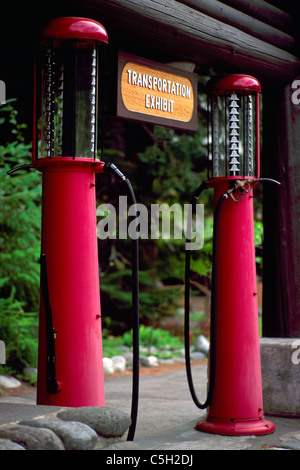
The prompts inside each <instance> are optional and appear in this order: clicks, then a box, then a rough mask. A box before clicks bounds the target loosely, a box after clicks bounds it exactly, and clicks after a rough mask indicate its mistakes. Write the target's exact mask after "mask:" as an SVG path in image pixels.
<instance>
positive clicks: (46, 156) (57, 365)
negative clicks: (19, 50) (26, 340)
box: [33, 18, 108, 406]
mask: <svg viewBox="0 0 300 470" xmlns="http://www.w3.org/2000/svg"><path fill="white" fill-rule="evenodd" d="M107 42H108V37H107V33H106V31H105V29H104V27H103V26H102V25H101V24H99V23H97V22H95V21H92V20H88V19H84V18H58V19H56V20H54V21H52V22H51V23H50V24H48V25H47V26H46V28H45V29H44V30H43V31H42V35H41V41H40V44H39V49H38V51H37V56H36V59H37V60H36V75H35V77H36V78H35V80H36V81H35V99H36V103H35V112H36V115H35V125H34V131H35V136H34V146H33V165H34V167H35V168H36V169H37V170H39V171H41V172H42V175H43V195H42V242H41V302H40V320H39V322H40V323H39V353H38V382H37V403H38V404H42V405H56V406H88V405H89V406H104V404H105V399H104V381H103V369H102V367H103V366H102V333H101V312H100V292H99V271H98V252H97V237H96V224H95V220H96V219H95V213H96V201H95V173H96V172H102V171H103V162H101V161H99V160H97V102H98V101H97V92H98V83H97V81H98V70H99V54H98V48H99V46H101V45H102V44H103V43H107ZM39 126H40V130H39V129H38V128H39ZM39 132H40V135H39V136H38V133H39ZM38 137H40V140H41V142H40V149H38V143H37V139H38Z"/></svg>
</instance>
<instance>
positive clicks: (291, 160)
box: [262, 82, 300, 338]
mask: <svg viewBox="0 0 300 470" xmlns="http://www.w3.org/2000/svg"><path fill="white" fill-rule="evenodd" d="M292 83H293V82H292ZM292 83H290V84H289V85H286V86H285V87H275V86H274V87H273V86H272V85H269V84H268V85H267V86H266V87H265V89H263V109H264V112H263V152H262V167H263V176H265V177H270V178H274V179H277V180H279V181H280V182H281V186H280V187H278V186H277V185H271V184H268V183H265V184H264V230H265V233H264V268H263V336H267V337H272V336H273V337H286V338H292V337H299V335H300V315H299V313H300V263H299V260H300V235H299V234H300V202H299V201H300V185H299V178H300V160H299V158H300V156H299V148H300V134H299V129H300V105H299V104H294V103H293V101H292V97H293V96H294V101H295V98H296V95H295V90H294V89H293V88H292ZM293 94H294V95H293ZM299 95H300V94H299ZM299 102H300V99H299Z"/></svg>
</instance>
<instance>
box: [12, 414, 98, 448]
mask: <svg viewBox="0 0 300 470" xmlns="http://www.w3.org/2000/svg"><path fill="white" fill-rule="evenodd" d="M20 424H21V425H25V426H31V427H36V428H46V429H50V430H51V431H53V432H54V433H55V434H56V435H57V436H58V437H59V438H60V439H61V440H62V442H63V444H64V446H65V448H66V450H92V449H93V448H94V446H95V444H96V442H97V439H98V436H97V433H96V432H95V431H94V430H93V429H92V428H91V427H90V426H88V425H86V424H84V423H80V422H78V421H68V422H67V421H62V420H60V419H57V420H51V419H30V420H23V421H20Z"/></svg>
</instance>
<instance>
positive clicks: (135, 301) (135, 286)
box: [104, 163, 140, 441]
mask: <svg viewBox="0 0 300 470" xmlns="http://www.w3.org/2000/svg"><path fill="white" fill-rule="evenodd" d="M104 170H105V171H109V172H111V173H113V174H114V175H115V176H116V177H117V178H118V179H119V180H120V181H121V182H122V183H124V184H125V186H126V190H127V192H128V195H129V198H130V200H131V203H132V205H135V204H136V199H135V194H134V191H133V188H132V186H131V183H130V181H129V180H128V179H127V178H126V176H125V175H124V174H123V173H122V172H121V171H120V170H119V169H118V168H117V167H116V166H115V165H114V164H113V163H105V165H104ZM132 309H133V317H134V318H133V319H134V321H133V328H132V348H133V367H132V401H131V425H130V427H129V430H128V435H127V441H133V439H134V435H135V430H136V423H137V416H138V402H139V367H140V358H139V240H138V238H137V239H135V240H134V239H133V240H132Z"/></svg>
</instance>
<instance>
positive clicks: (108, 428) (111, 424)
mask: <svg viewBox="0 0 300 470" xmlns="http://www.w3.org/2000/svg"><path fill="white" fill-rule="evenodd" d="M57 417H58V418H60V419H62V420H64V421H80V422H81V423H84V424H87V425H88V426H90V427H91V428H93V429H94V430H95V431H96V433H97V434H99V436H104V437H121V436H122V435H123V434H124V433H125V431H126V430H127V429H128V428H129V426H130V424H131V419H130V417H129V416H128V415H127V414H126V413H124V412H123V411H120V410H116V409H113V408H109V407H94V406H86V407H80V408H68V409H65V410H62V411H60V412H59V413H57Z"/></svg>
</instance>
